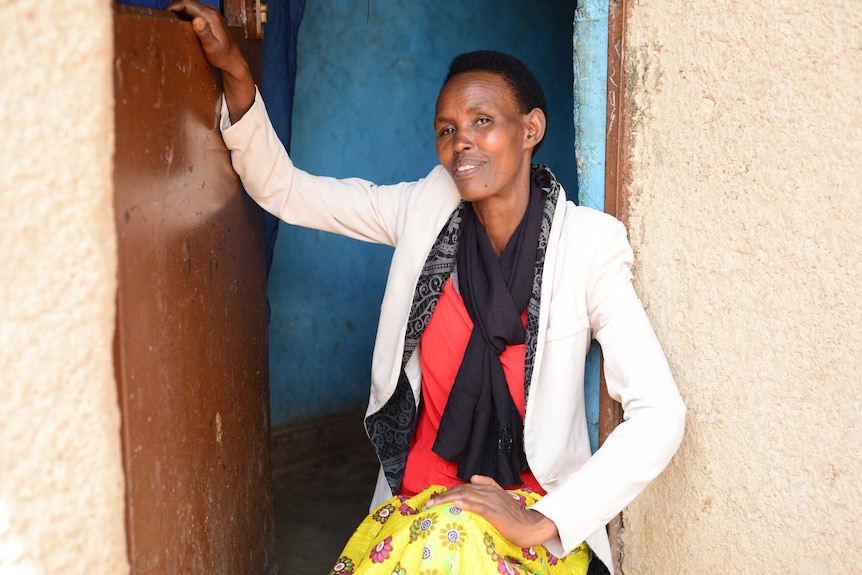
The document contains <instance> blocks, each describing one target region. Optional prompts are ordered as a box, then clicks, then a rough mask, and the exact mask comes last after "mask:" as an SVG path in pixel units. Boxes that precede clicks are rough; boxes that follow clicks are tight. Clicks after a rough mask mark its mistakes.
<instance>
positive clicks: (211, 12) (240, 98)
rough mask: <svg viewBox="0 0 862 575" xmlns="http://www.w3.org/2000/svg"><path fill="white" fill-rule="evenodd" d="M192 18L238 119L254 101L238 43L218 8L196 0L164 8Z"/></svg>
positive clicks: (251, 81)
mask: <svg viewBox="0 0 862 575" xmlns="http://www.w3.org/2000/svg"><path fill="white" fill-rule="evenodd" d="M165 9H166V10H171V11H172V12H176V13H178V14H185V15H186V16H189V17H191V19H192V29H193V30H194V31H195V34H196V35H197V37H198V40H200V43H201V48H203V51H204V55H205V56H206V59H207V61H208V62H209V63H210V65H212V66H214V67H216V68H218V69H220V70H221V71H222V82H223V84H224V95H225V101H226V102H227V107H228V112H229V113H230V121H231V123H235V122H237V121H238V120H239V119H240V118H242V117H243V115H244V114H245V113H246V112H247V111H248V110H249V108H251V106H252V104H254V96H255V86H254V79H253V78H252V76H251V71H250V70H249V67H248V62H246V60H245V58H244V57H243V55H242V53H241V52H240V50H239V46H237V45H236V42H234V41H233V39H232V38H231V36H230V34H229V33H228V30H227V26H226V25H225V22H224V19H223V18H222V15H221V13H220V12H219V11H218V9H217V8H215V7H214V6H211V5H209V4H202V3H200V2H197V1H196V0H177V1H176V2H171V3H170V4H168V6H166V7H165Z"/></svg>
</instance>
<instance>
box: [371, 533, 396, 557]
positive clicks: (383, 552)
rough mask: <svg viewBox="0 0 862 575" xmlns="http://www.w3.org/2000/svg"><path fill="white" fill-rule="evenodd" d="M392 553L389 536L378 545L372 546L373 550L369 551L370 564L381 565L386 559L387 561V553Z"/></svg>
mask: <svg viewBox="0 0 862 575" xmlns="http://www.w3.org/2000/svg"><path fill="white" fill-rule="evenodd" d="M391 552H392V536H391V535H390V536H389V537H387V538H386V539H384V540H383V541H381V542H380V543H378V544H377V545H375V546H374V549H372V550H371V555H370V557H371V562H372V563H383V562H384V561H385V560H386V559H389V553H391Z"/></svg>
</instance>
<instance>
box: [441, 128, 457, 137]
mask: <svg viewBox="0 0 862 575" xmlns="http://www.w3.org/2000/svg"><path fill="white" fill-rule="evenodd" d="M453 133H455V130H454V129H452V126H446V127H445V128H443V129H441V130H440V131H439V132H437V135H438V136H449V135H452V134H453Z"/></svg>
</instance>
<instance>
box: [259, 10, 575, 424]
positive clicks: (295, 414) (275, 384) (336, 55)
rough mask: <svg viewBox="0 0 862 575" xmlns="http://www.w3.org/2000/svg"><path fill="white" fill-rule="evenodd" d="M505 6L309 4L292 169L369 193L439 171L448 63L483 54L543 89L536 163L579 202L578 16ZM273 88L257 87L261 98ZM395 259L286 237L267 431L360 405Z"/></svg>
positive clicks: (330, 241)
mask: <svg viewBox="0 0 862 575" xmlns="http://www.w3.org/2000/svg"><path fill="white" fill-rule="evenodd" d="M506 4H507V5H506V6H505V7H501V6H500V2H499V1H498V0H481V1H479V2H475V3H472V4H468V5H461V4H440V3H438V2H433V1H431V0H422V1H416V2H409V3H408V2H403V1H395V0H386V1H374V2H350V3H348V2H340V1H335V0H326V1H323V0H309V2H308V3H307V5H306V8H305V15H304V17H303V22H302V25H301V27H300V31H299V47H298V59H299V63H298V75H297V81H296V96H295V102H294V110H293V112H294V113H293V133H292V138H291V150H292V155H293V158H294V160H295V161H296V163H297V165H299V166H301V167H302V168H304V169H307V170H308V171H310V172H312V173H319V174H327V175H332V176H337V177H345V176H360V177H364V178H367V179H370V180H373V181H376V182H378V183H390V182H396V181H401V180H405V179H415V178H418V177H422V176H423V175H425V174H426V173H427V171H428V170H429V169H430V168H431V167H432V166H433V165H435V164H436V155H435V151H434V137H433V131H432V129H431V123H432V117H433V110H434V103H435V100H436V97H437V93H438V91H439V89H440V86H441V84H442V81H443V78H444V76H445V73H446V68H447V66H448V63H449V61H450V60H451V59H452V57H453V56H455V55H457V54H458V53H460V52H464V51H468V50H474V49H481V48H491V49H497V50H502V51H506V52H510V53H513V54H515V55H516V56H518V57H520V58H521V59H523V60H524V61H525V62H526V63H527V65H529V66H530V67H531V68H532V69H533V70H534V71H535V73H536V75H537V76H538V77H539V80H540V81H541V82H542V84H543V86H544V88H545V90H546V92H547V96H548V105H549V108H550V113H549V132H548V135H547V137H546V141H545V144H544V145H543V148H542V150H541V151H540V152H539V154H538V155H537V158H536V159H537V161H541V162H544V163H547V164H549V165H550V166H551V167H552V168H553V169H554V171H555V173H556V174H557V176H558V177H559V179H560V180H561V181H562V182H563V184H564V186H565V187H566V188H567V190H568V193H569V195H570V196H571V197H575V194H576V190H577V183H576V171H575V165H574V164H575V162H574V153H573V140H574V134H573V127H572V121H571V106H572V103H571V100H572V91H571V85H572V70H571V43H570V42H571V22H572V9H573V8H572V6H571V3H570V2H568V1H562V0H546V1H544V2H537V3H532V4H526V3H522V2H516V1H514V0H512V1H509V2H507V3H506ZM272 9H273V6H272V5H271V6H270V10H272ZM273 33H274V32H273V30H272V28H267V37H268V36H269V35H270V34H273ZM267 37H265V42H266V40H267ZM264 59H265V60H266V52H264ZM264 67H265V68H266V61H265V62H264ZM272 81H278V80H277V79H273V78H272V77H270V76H265V77H264V85H265V86H267V90H269V89H270V88H271V87H272V86H271V85H270V82H272ZM268 105H269V107H270V108H271V107H272V106H273V105H277V103H275V102H273V103H268ZM390 254H391V250H390V248H386V247H380V246H372V245H365V244H360V243H358V242H354V241H352V240H347V239H344V238H341V237H336V236H333V235H330V234H325V233H320V232H314V231H309V230H303V229H298V228H294V227H290V226H286V225H282V227H281V229H280V231H279V238H278V242H277V245H276V250H275V261H274V264H273V268H272V272H271V276H270V281H269V288H270V289H269V292H270V300H271V304H272V316H271V323H270V342H271V350H270V364H271V399H272V416H273V425H276V426H278V425H284V424H287V423H295V422H297V421H302V420H307V419H312V418H315V417H320V416H324V415H327V414H332V413H338V412H343V411H347V410H350V409H353V408H361V407H362V406H364V404H365V402H366V401H367V397H368V386H369V372H370V358H371V350H372V345H373V342H374V334H375V331H376V325H377V317H378V313H379V305H380V300H381V297H382V293H383V286H384V282H385V278H386V274H387V269H388V265H389V258H390Z"/></svg>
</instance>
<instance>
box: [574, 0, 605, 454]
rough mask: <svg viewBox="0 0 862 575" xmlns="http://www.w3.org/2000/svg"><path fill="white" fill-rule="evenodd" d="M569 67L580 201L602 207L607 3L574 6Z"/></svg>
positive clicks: (589, 375) (591, 401) (591, 384)
mask: <svg viewBox="0 0 862 575" xmlns="http://www.w3.org/2000/svg"><path fill="white" fill-rule="evenodd" d="M574 28H575V32H574V39H573V46H574V57H573V58H572V61H573V68H574V76H575V88H574V92H575V98H574V102H575V105H574V122H575V155H576V158H577V165H578V196H579V200H580V205H582V206H587V207H590V208H595V209H597V210H602V209H603V208H604V205H605V139H606V138H605V122H606V109H607V108H606V103H605V101H606V94H607V75H608V4H607V1H605V2H602V1H601V0H586V1H583V2H579V3H578V7H577V10H575V25H574ZM600 370H601V356H600V349H599V345H598V344H597V343H595V342H593V345H592V346H591V347H590V353H589V354H588V355H587V362H586V366H585V374H584V394H585V396H586V406H587V424H588V426H589V431H590V446H591V447H592V449H593V451H595V450H596V449H597V448H598V442H599V373H600Z"/></svg>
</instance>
